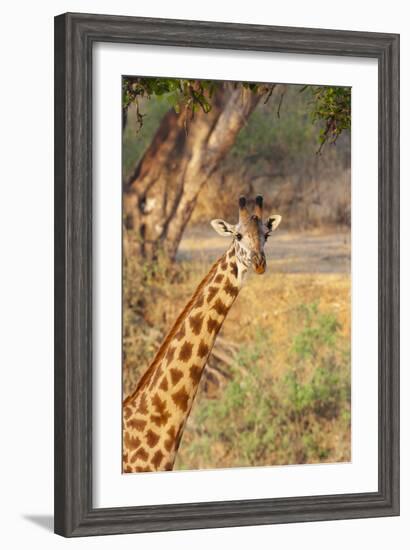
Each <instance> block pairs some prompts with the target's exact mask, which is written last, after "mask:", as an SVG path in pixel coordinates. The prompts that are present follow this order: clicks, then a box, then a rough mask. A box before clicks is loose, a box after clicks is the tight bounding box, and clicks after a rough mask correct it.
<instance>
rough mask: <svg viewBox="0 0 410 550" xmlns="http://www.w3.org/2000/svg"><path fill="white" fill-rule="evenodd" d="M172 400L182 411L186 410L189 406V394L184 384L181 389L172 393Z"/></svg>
mask: <svg viewBox="0 0 410 550" xmlns="http://www.w3.org/2000/svg"><path fill="white" fill-rule="evenodd" d="M171 397H172V400H173V402H174V403H175V405H176V406H177V407H179V408H180V409H181V411H186V410H187V408H188V400H189V395H188V393H187V391H186V389H185V386H183V387H182V388H181V389H180V390H179V391H177V392H175V393H173V394H172V396H171Z"/></svg>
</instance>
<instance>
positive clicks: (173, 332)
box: [123, 254, 225, 406]
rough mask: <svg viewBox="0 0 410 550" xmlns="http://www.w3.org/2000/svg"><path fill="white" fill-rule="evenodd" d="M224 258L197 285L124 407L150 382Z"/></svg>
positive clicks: (125, 401)
mask: <svg viewBox="0 0 410 550" xmlns="http://www.w3.org/2000/svg"><path fill="white" fill-rule="evenodd" d="M224 256H225V254H224V255H223V256H221V257H220V258H219V259H218V260H217V261H216V262H215V263H214V265H213V266H212V267H211V269H210V270H209V272H208V274H207V275H206V276H205V277H204V278H203V279H202V281H201V282H200V283H199V285H198V287H197V289H196V290H195V292H194V294H193V295H192V297H191V299H190V300H189V302H188V303H187V304H186V306H185V307H184V309H183V310H182V312H181V313H180V315H179V316H178V317H177V319H176V321H175V323H174V324H173V326H172V328H171V329H170V331H169V332H168V334H167V336H166V337H165V339H164V340H163V342H162V344H161V346H160V348H159V350H158V351H157V353H156V355H155V357H154V359H153V360H152V362H151V364H150V365H149V367H148V368H147V370H146V371H145V373H144V374H143V375H142V377H141V378H140V380H139V382H138V384H137V386H136V388H135V390H134V392H133V393H132V394H131V395H129V396H128V397H127V398H126V399H125V400H124V403H123V405H124V406H126V405H127V404H128V403H129V402H130V401H132V400H133V399H134V398H135V396H136V395H137V394H138V392H139V391H140V390H141V389H142V388H144V387H145V386H146V385H147V384H149V382H150V380H151V378H152V376H153V374H154V371H155V368H156V367H157V365H158V363H159V362H160V361H162V359H163V358H164V355H165V353H166V351H167V349H168V346H169V344H170V342H171V341H172V340H173V339H174V337H175V335H176V334H177V332H178V331H179V329H180V328H181V325H182V323H183V321H185V319H186V317H187V315H188V314H189V313H190V311H191V310H192V306H193V305H194V303H195V301H196V299H197V298H198V296H199V295H200V294H201V292H202V290H203V288H204V287H205V286H206V285H207V284H208V282H209V281H210V280H211V279H212V277H213V276H214V275H215V273H216V271H217V269H218V265H219V264H220V263H221V262H222V260H223V258H224Z"/></svg>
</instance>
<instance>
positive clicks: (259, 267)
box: [252, 254, 266, 275]
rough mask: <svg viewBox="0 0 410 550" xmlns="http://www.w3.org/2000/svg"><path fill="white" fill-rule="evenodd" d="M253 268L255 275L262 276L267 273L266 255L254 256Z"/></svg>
mask: <svg viewBox="0 0 410 550" xmlns="http://www.w3.org/2000/svg"><path fill="white" fill-rule="evenodd" d="M252 267H253V270H254V271H255V273H258V275H262V273H265V271H266V258H265V254H254V255H253V256H252Z"/></svg>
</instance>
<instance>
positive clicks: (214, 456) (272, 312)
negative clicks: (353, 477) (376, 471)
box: [123, 225, 350, 469]
mask: <svg viewBox="0 0 410 550" xmlns="http://www.w3.org/2000/svg"><path fill="white" fill-rule="evenodd" d="M228 244H229V243H228V240H226V239H223V238H221V237H218V236H217V235H216V234H214V233H212V230H208V229H207V228H206V226H204V225H201V226H200V227H199V228H198V227H196V228H193V229H190V230H187V231H186V232H185V235H184V239H183V241H182V243H181V246H180V250H179V254H178V259H177V262H176V265H175V266H174V268H173V269H172V272H171V273H170V272H169V271H168V270H166V269H165V268H164V269H163V267H162V266H161V262H158V264H156V265H155V266H145V267H144V269H141V266H138V265H133V264H132V262H131V260H126V264H125V266H124V384H123V388H124V395H128V393H129V392H130V391H131V390H132V388H133V386H134V384H135V383H136V382H137V381H138V378H139V377H140V375H141V374H142V372H143V371H144V369H145V368H146V366H147V365H148V363H149V361H150V360H151V359H152V357H153V356H154V354H155V351H156V350H157V348H158V345H159V344H160V342H161V340H162V338H163V336H164V335H165V333H166V332H167V331H168V330H169V328H170V327H171V326H172V323H173V321H174V320H175V318H176V317H177V315H178V313H179V312H180V310H181V309H182V308H183V306H184V304H185V302H186V301H187V300H188V299H189V298H190V296H191V294H192V293H193V291H194V290H195V288H196V286H197V284H198V283H199V282H200V280H201V278H202V277H203V276H204V275H205V274H206V273H207V271H208V270H209V268H210V266H211V265H212V263H213V262H214V261H215V260H216V259H217V258H218V257H219V256H220V255H221V254H222V253H223V251H224V250H225V249H226V247H227V246H228ZM266 254H267V257H268V259H269V260H268V269H267V271H266V273H265V274H264V275H260V276H258V275H251V276H250V277H249V279H248V281H247V282H246V284H245V286H244V288H243V289H242V290H241V292H240V294H239V296H238V298H237V300H236V302H235V304H234V306H233V307H232V309H231V311H230V312H229V314H228V317H227V319H226V321H225V323H224V325H223V328H222V330H221V332H220V335H219V337H218V339H217V342H216V345H215V349H214V352H215V353H214V355H213V356H212V357H211V359H210V361H209V366H208V367H207V369H206V371H205V374H204V376H203V379H202V381H201V386H200V389H199V391H198V395H197V397H196V401H195V403H194V406H193V409H192V412H191V415H190V417H189V419H188V422H187V425H186V429H185V432H184V435H183V438H182V443H181V447H180V451H179V454H178V458H177V462H176V465H175V469H197V468H221V467H235V466H256V465H275V464H301V463H317V462H340V461H349V460H350V232H349V231H347V230H346V229H345V230H339V231H338V230H337V229H335V228H333V229H332V230H331V231H330V230H329V231H326V230H324V229H322V230H320V231H319V230H315V231H303V232H299V233H290V232H286V231H281V230H280V229H279V230H278V231H277V233H276V234H275V235H274V236H273V237H272V238H271V239H270V241H268V244H267V247H266ZM127 262H128V263H127ZM142 274H144V277H145V280H144V282H142Z"/></svg>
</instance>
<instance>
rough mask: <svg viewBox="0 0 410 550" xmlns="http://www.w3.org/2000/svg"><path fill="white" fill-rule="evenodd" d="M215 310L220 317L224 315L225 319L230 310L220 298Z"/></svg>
mask: <svg viewBox="0 0 410 550" xmlns="http://www.w3.org/2000/svg"><path fill="white" fill-rule="evenodd" d="M213 309H214V310H215V311H216V312H217V314H218V315H223V316H224V317H225V316H226V314H227V313H228V310H229V308H228V307H227V306H226V305H225V304H224V303H223V302H222V300H221V299H220V298H218V299H217V300H216V302H215V304H214V307H213Z"/></svg>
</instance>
